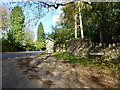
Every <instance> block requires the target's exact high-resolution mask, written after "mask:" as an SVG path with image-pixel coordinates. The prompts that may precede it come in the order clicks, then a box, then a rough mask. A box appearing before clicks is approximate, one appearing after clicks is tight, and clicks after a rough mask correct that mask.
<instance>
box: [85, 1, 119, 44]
mask: <svg viewBox="0 0 120 90" xmlns="http://www.w3.org/2000/svg"><path fill="white" fill-rule="evenodd" d="M119 5H120V2H110V3H108V2H101V3H100V2H96V3H93V5H92V10H87V9H86V8H85V9H83V17H84V18H83V21H84V22H83V23H84V27H85V28H84V29H85V30H84V31H85V36H86V38H89V39H91V40H92V41H93V42H101V43H113V42H114V43H116V42H120V39H119V37H120V32H119V28H118V27H119V26H120V17H119V15H120V12H119V10H120V7H119Z"/></svg>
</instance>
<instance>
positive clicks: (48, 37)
mask: <svg viewBox="0 0 120 90" xmlns="http://www.w3.org/2000/svg"><path fill="white" fill-rule="evenodd" d="M46 40H50V41H52V42H54V40H53V39H52V38H49V37H47V38H46V39H44V40H43V42H45V41H46Z"/></svg>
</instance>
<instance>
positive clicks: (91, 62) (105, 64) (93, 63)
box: [53, 52, 120, 74]
mask: <svg viewBox="0 0 120 90" xmlns="http://www.w3.org/2000/svg"><path fill="white" fill-rule="evenodd" d="M53 56H54V57H56V58H59V59H63V60H67V61H70V62H73V63H78V64H81V65H85V66H90V67H95V68H96V67H97V68H101V69H104V70H107V71H110V72H113V73H114V74H120V71H119V70H120V64H115V63H113V62H110V61H104V60H98V59H85V58H81V57H75V56H73V55H71V54H69V53H67V52H60V53H58V54H55V55H53Z"/></svg>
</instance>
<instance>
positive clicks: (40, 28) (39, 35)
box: [37, 22, 45, 42]
mask: <svg viewBox="0 0 120 90" xmlns="http://www.w3.org/2000/svg"><path fill="white" fill-rule="evenodd" d="M44 38H45V32H44V28H43V24H42V23H41V22H40V24H39V26H38V31H37V41H38V42H42V41H43V39H44Z"/></svg>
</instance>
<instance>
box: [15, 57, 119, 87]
mask: <svg viewBox="0 0 120 90" xmlns="http://www.w3.org/2000/svg"><path fill="white" fill-rule="evenodd" d="M16 65H17V66H18V67H20V68H21V69H22V70H23V74H24V75H26V77H27V78H28V79H30V80H31V81H32V80H38V81H39V82H40V84H42V85H43V86H47V87H49V88H118V87H119V88H120V78H119V76H114V75H113V74H112V73H110V72H107V71H103V70H102V69H98V68H91V67H86V66H82V65H80V64H75V63H71V62H69V61H64V60H58V59H56V58H55V57H53V56H51V55H36V56H32V55H31V56H29V57H28V56H27V57H22V58H20V59H18V61H17V63H16Z"/></svg>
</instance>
